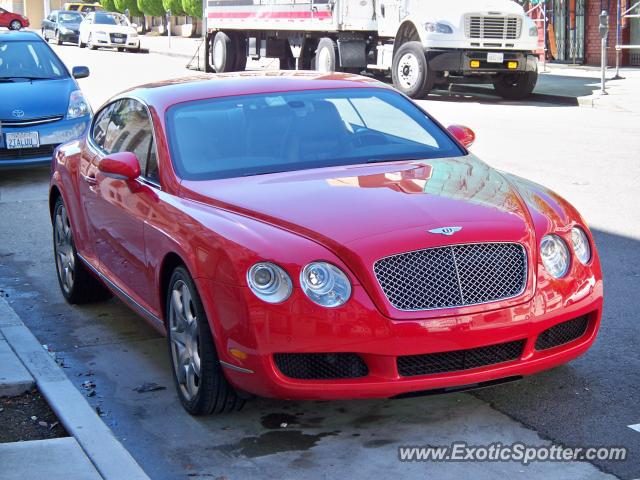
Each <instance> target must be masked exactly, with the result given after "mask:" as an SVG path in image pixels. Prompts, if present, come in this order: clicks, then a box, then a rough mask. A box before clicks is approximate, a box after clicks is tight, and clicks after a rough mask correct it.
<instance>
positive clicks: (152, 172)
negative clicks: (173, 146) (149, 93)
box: [104, 99, 159, 182]
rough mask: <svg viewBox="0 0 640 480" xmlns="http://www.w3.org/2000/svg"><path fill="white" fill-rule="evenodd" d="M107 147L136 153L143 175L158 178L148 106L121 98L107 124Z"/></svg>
mask: <svg viewBox="0 0 640 480" xmlns="http://www.w3.org/2000/svg"><path fill="white" fill-rule="evenodd" d="M104 149H105V150H106V151H107V152H109V153H113V152H132V153H135V154H136V157H138V161H139V162H140V170H141V171H142V176H143V177H145V178H147V179H148V180H151V181H155V182H157V181H158V179H159V177H158V162H157V158H156V146H155V144H154V141H153V133H152V124H151V120H150V119H149V115H148V114H147V109H146V108H145V107H144V105H142V104H141V103H140V102H138V101H137V100H132V99H126V100H121V103H120V104H119V105H118V106H117V107H116V108H115V109H114V111H113V113H112V114H111V121H110V122H109V125H108V127H107V134H106V141H105V146H104Z"/></svg>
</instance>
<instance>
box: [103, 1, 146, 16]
mask: <svg viewBox="0 0 640 480" xmlns="http://www.w3.org/2000/svg"><path fill="white" fill-rule="evenodd" d="M107 1H109V0H107ZM110 1H112V2H113V3H114V4H115V6H116V8H117V9H118V11H119V12H120V13H124V11H125V10H126V9H127V8H128V9H129V15H131V16H133V17H139V16H140V15H142V12H141V11H140V9H139V8H138V2H137V0H110Z"/></svg>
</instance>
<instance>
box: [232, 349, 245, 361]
mask: <svg viewBox="0 0 640 480" xmlns="http://www.w3.org/2000/svg"><path fill="white" fill-rule="evenodd" d="M229 353H230V354H231V356H233V357H236V358H237V359H239V360H246V359H247V357H248V355H247V354H246V353H244V352H243V351H242V350H237V349H235V348H230V349H229Z"/></svg>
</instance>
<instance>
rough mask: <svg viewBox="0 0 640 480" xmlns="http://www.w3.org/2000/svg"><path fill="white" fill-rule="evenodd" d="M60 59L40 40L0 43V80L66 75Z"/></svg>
mask: <svg viewBox="0 0 640 480" xmlns="http://www.w3.org/2000/svg"><path fill="white" fill-rule="evenodd" d="M67 75H68V74H67V71H66V70H65V68H64V66H63V65H62V62H61V61H60V59H59V58H58V57H57V56H56V55H55V54H54V53H53V52H52V51H51V49H50V48H49V47H48V46H47V45H46V44H45V43H44V42H43V41H41V40H39V41H29V40H25V41H11V42H3V43H0V81H18V80H21V79H27V80H44V79H54V78H64V77H67Z"/></svg>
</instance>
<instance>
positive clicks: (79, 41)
mask: <svg viewBox="0 0 640 480" xmlns="http://www.w3.org/2000/svg"><path fill="white" fill-rule="evenodd" d="M84 47H86V45H85V44H84V43H82V40H80V35H78V48H84Z"/></svg>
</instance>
